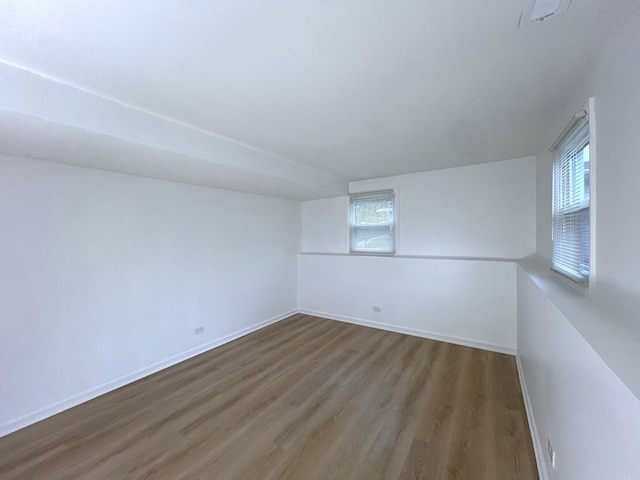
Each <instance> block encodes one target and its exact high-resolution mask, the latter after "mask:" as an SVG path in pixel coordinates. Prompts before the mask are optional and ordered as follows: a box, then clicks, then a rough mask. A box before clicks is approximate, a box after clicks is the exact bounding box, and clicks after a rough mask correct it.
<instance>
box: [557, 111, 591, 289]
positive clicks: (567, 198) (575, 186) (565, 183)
mask: <svg viewBox="0 0 640 480" xmlns="http://www.w3.org/2000/svg"><path fill="white" fill-rule="evenodd" d="M590 194H591V192H590V162H589V118H588V116H585V117H584V118H582V119H580V120H578V121H577V122H576V124H575V125H574V126H573V127H572V128H571V129H570V130H569V132H568V133H567V135H566V136H565V137H564V139H562V140H561V141H560V142H559V143H558V144H557V147H556V148H555V158H554V162H553V214H552V238H553V258H552V268H553V270H555V271H556V272H558V273H560V274H562V275H564V276H565V277H568V278H570V279H571V280H573V281H575V282H577V283H580V284H583V285H587V284H588V283H589V259H590V247H589V244H590V224H589V223H590V215H589V206H590V197H591V195H590Z"/></svg>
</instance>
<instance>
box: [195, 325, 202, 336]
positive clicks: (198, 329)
mask: <svg viewBox="0 0 640 480" xmlns="http://www.w3.org/2000/svg"><path fill="white" fill-rule="evenodd" d="M201 333H204V327H196V329H195V330H194V331H193V334H194V335H200V334H201Z"/></svg>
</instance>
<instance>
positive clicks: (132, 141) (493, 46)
mask: <svg viewBox="0 0 640 480" xmlns="http://www.w3.org/2000/svg"><path fill="white" fill-rule="evenodd" d="M527 1H528V0H527ZM2 3H3V5H2V10H1V13H0V87H1V88H0V126H1V127H2V129H3V132H0V152H1V153H8V154H14V155H23V156H36V157H38V158H45V159H49V160H56V161H64V162H67V163H76V164H86V165H88V166H93V167H96V168H103V169H106V170H116V171H125V172H127V173H135V174H140V175H145V176H151V177H158V178H165V179H172V180H176V181H187V182H189V183H198V184H204V185H211V186H222V187H225V188H233V189H238V190H245V191H255V192H256V193H264V194H268V195H277V196H284V197H289V198H316V197H320V196H329V195H337V194H341V193H345V192H346V191H347V190H346V189H347V181H348V180H358V179H364V178H374V177H381V176H388V175H397V174H403V173H410V172H417V171H424V170H431V169H438V168H445V167H450V166H459V165H469V164H474V163H484V162H490V161H497V160H504V159H509V158H517V157H523V156H528V155H532V154H535V152H536V150H537V148H538V147H539V146H540V142H541V141H547V140H548V139H547V138H545V136H544V134H545V133H546V130H545V127H546V124H547V122H548V121H549V119H550V118H553V116H554V115H555V114H557V112H558V111H560V110H561V109H562V107H564V105H565V102H566V100H567V99H568V97H569V95H570V94H571V92H572V90H573V87H572V85H573V83H574V82H576V81H577V80H578V79H579V77H580V75H581V74H582V73H583V72H584V71H585V69H586V68H587V66H588V63H589V61H590V59H591V58H592V57H593V55H594V52H595V51H596V49H597V46H598V45H599V44H600V43H601V40H602V38H603V36H604V35H606V34H607V33H608V31H609V29H610V28H612V27H613V26H614V24H615V19H616V18H617V17H616V15H618V14H620V12H618V11H617V10H618V6H617V5H616V4H618V5H619V4H622V3H624V2H602V1H601V0H579V1H573V2H571V5H570V8H569V10H568V11H566V10H564V8H563V11H561V12H560V13H558V14H556V15H554V16H553V17H550V18H548V19H547V20H545V21H544V22H540V23H536V24H530V23H529V22H528V21H527V20H526V19H525V20H523V27H519V26H518V24H519V19H520V15H521V13H522V10H523V3H522V1H521V0H491V1H477V0H430V1H428V2H427V1H418V0H396V1H389V0H368V1H357V0H315V1H310V0H289V1H265V0H255V1H253V0H244V1H242V0H217V1H211V2H205V1H197V0H156V1H151V0H147V1H134V2H132V1H131V0H127V1H121V0H111V1H105V0H67V1H55V2H52V1H44V0H31V1H29V2H25V1H24V0H3V2H2ZM525 7H526V8H529V7H530V5H529V4H525ZM525 13H526V12H525ZM525 16H526V15H525ZM559 109H560V110H559ZM34 144H35V145H34ZM98 150H100V154H96V152H97V151H98ZM231 172H232V173H231ZM230 175H231V177H233V181H230V180H229V176H230ZM245 175H246V176H245Z"/></svg>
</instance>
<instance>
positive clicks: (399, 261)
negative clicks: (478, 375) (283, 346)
mask: <svg viewBox="0 0 640 480" xmlns="http://www.w3.org/2000/svg"><path fill="white" fill-rule="evenodd" d="M298 294H299V297H298V301H299V304H300V309H301V310H302V311H305V312H308V313H312V314H315V315H319V316H323V317H327V318H334V319H336V320H344V321H348V322H353V323H359V324H363V325H369V326H374V327H378V328H383V329H386V330H392V331H397V332H401V333H408V334H411V335H418V336H424V337H427V338H434V339H439V340H443V341H448V342H453V343H459V344H462V345H470V346H476V347H480V348H486V349H489V350H495V351H499V352H505V353H515V342H516V322H515V311H516V288H515V264H514V263H512V262H492V261H466V260H451V259H433V258H393V257H376V256H364V255H314V254H301V255H300V256H299V258H298ZM373 306H377V307H379V308H380V310H381V311H380V312H374V311H373Z"/></svg>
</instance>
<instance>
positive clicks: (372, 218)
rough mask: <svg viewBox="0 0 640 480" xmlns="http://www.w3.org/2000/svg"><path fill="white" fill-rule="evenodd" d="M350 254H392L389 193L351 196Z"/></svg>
mask: <svg viewBox="0 0 640 480" xmlns="http://www.w3.org/2000/svg"><path fill="white" fill-rule="evenodd" d="M351 251H352V252H370V253H393V252H394V197H393V192H392V191H388V192H373V193H362V194H356V195H352V196H351Z"/></svg>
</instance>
